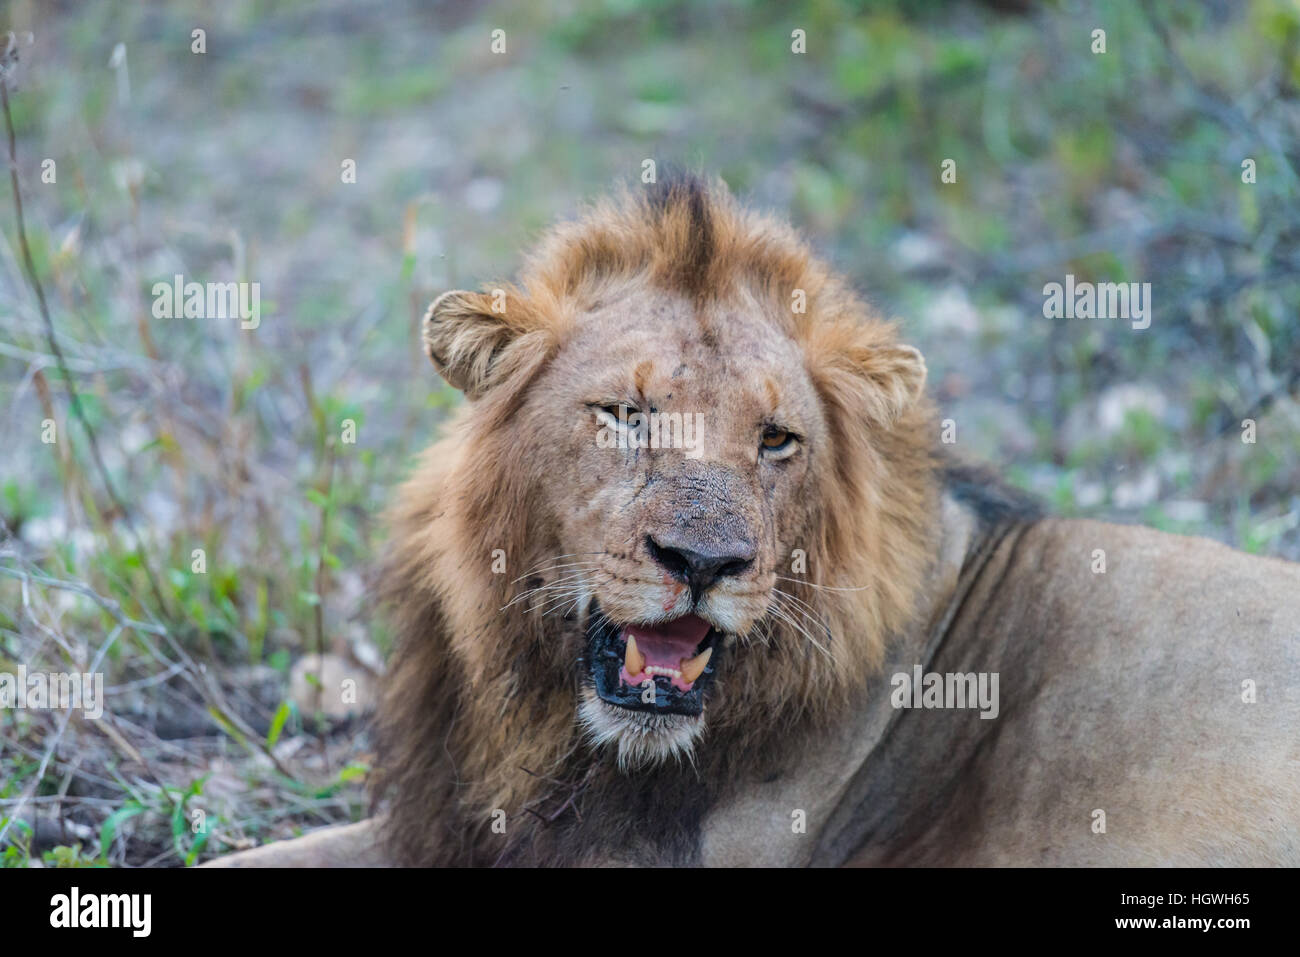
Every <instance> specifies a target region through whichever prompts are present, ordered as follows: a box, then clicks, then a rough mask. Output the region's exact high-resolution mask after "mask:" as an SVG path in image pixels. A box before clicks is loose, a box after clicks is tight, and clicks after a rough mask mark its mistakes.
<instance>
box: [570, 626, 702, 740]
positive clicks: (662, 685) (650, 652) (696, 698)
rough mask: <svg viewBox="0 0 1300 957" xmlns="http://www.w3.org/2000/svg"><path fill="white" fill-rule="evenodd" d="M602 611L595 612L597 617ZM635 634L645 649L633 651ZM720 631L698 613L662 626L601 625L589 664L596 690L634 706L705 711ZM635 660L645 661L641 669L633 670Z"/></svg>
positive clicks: (591, 636) (593, 635)
mask: <svg viewBox="0 0 1300 957" xmlns="http://www.w3.org/2000/svg"><path fill="white" fill-rule="evenodd" d="M598 617H599V616H598V615H596V614H593V615H592V618H593V621H594V620H598ZM629 637H631V638H632V640H633V641H634V642H635V643H636V644H635V648H636V649H639V650H633V651H632V652H631V653H630V654H629V647H628V638H629ZM719 637H721V636H720V634H719V632H717V631H716V630H715V629H714V628H712V627H711V626H710V625H709V623H708V622H705V621H703V620H702V619H699V618H696V617H695V616H693V615H688V616H685V617H684V618H682V619H678V620H676V621H674V622H670V623H667V624H664V625H661V626H643V625H633V626H628V627H623V626H619V625H614V624H608V623H607V624H602V625H599V626H595V627H593V628H592V629H590V631H589V633H588V642H587V644H588V647H587V664H588V669H589V671H590V673H591V678H592V683H593V684H594V686H595V689H596V694H597V695H599V696H600V697H601V698H602V699H603V700H604V701H606V702H608V703H609V704H612V705H617V706H618V707H621V708H627V709H629V710H632V711H643V712H650V713H652V714H681V715H699V714H700V713H702V712H703V710H704V692H705V690H706V689H707V687H708V686H709V684H710V683H711V682H712V679H713V677H714V673H715V670H716V666H717V660H718V650H717V649H718V646H719V645H720V644H721V643H720V642H719V641H718V640H717V639H718V638H719ZM629 661H632V662H634V665H636V666H639V667H638V670H637V671H636V673H635V674H629V673H628V668H627V665H628V663H629ZM688 679H689V680H688Z"/></svg>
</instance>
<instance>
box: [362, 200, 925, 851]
mask: <svg viewBox="0 0 1300 957" xmlns="http://www.w3.org/2000/svg"><path fill="white" fill-rule="evenodd" d="M487 288H489V289H494V288H500V289H503V290H504V292H505V311H504V312H503V313H500V312H498V313H493V312H492V306H493V304H494V298H493V295H492V294H491V293H490V292H484V293H452V294H449V295H448V296H447V297H443V299H441V300H440V301H439V303H438V304H436V305H435V308H434V309H432V310H431V319H430V321H428V322H427V323H426V330H425V346H426V350H427V351H428V353H429V356H430V358H431V359H432V360H433V362H434V364H435V366H436V367H437V368H438V369H439V371H441V372H442V373H443V374H444V375H445V376H447V377H448V379H449V380H450V381H453V382H454V383H455V384H457V385H458V386H460V387H461V388H462V389H463V390H464V391H465V393H466V395H467V396H468V397H469V399H470V400H471V401H469V402H467V403H466V404H465V405H464V406H463V407H462V409H461V410H460V411H459V413H458V415H457V416H456V417H455V420H454V421H453V422H452V423H451V424H450V426H449V427H448V429H447V431H446V437H445V438H443V439H442V440H441V441H440V442H438V443H437V444H436V445H434V446H433V447H432V448H431V449H429V450H428V452H426V453H425V455H424V456H423V458H422V459H421V460H420V463H419V465H418V467H417V469H416V472H415V474H414V476H413V477H412V478H411V479H410V480H409V481H408V482H407V483H406V484H405V485H404V486H403V487H402V489H401V491H400V493H399V495H398V498H397V502H396V505H395V506H394V508H393V509H392V511H391V514H390V516H389V525H390V527H391V529H392V540H391V543H390V545H389V546H388V548H389V554H388V559H387V561H386V567H385V571H384V575H383V582H384V588H385V592H386V599H387V604H388V607H389V608H390V609H391V615H392V620H393V622H394V624H395V627H396V630H397V633H398V635H399V640H398V642H397V645H396V648H395V651H394V654H393V656H392V663H391V671H390V680H389V686H388V689H387V693H386V696H385V699H384V701H383V703H382V705H381V709H380V719H379V720H380V732H381V740H382V749H381V753H380V756H379V762H378V764H379V768H380V769H381V772H382V773H381V775H380V776H379V777H378V780H377V796H379V797H381V798H383V799H385V800H386V802H387V806H388V825H387V834H388V841H389V847H390V848H391V851H392V853H393V854H394V855H395V857H396V858H397V859H398V860H400V861H402V862H404V863H420V864H435V863H466V864H469V863H478V864H484V863H487V864H491V863H498V862H501V863H513V862H532V861H538V860H541V861H548V862H563V861H572V860H581V859H583V857H584V856H585V855H588V854H592V853H596V852H597V851H598V850H600V845H601V844H602V842H616V841H617V835H618V834H619V833H620V827H623V826H626V828H627V832H626V833H635V832H636V831H637V829H641V831H642V832H644V829H645V828H646V827H647V825H648V822H649V826H650V827H651V828H654V827H659V828H660V829H661V831H662V833H659V834H644V833H642V834H641V836H639V837H637V838H634V839H629V840H628V841H627V842H626V846H628V847H629V848H630V847H631V845H633V844H635V843H637V842H648V843H652V844H654V843H657V844H658V852H659V854H660V856H661V857H662V858H663V859H665V860H674V859H676V858H680V857H682V856H683V855H685V856H689V853H690V852H689V847H690V844H691V839H690V836H689V835H688V833H687V832H688V831H689V829H690V828H691V827H692V826H694V825H695V824H698V820H699V817H700V815H701V814H702V813H703V808H704V807H705V806H707V804H708V802H709V801H710V800H712V799H713V798H714V797H716V796H717V794H719V793H720V791H721V790H722V789H724V788H725V787H726V784H727V781H728V779H729V778H730V777H731V776H733V775H734V773H735V771H736V769H737V768H742V767H743V768H746V769H747V771H750V772H752V771H753V770H754V769H756V768H761V767H762V766H763V765H764V764H765V762H771V761H772V760H774V758H775V756H776V755H779V754H781V753H783V752H784V751H785V750H786V748H787V747H788V746H789V742H790V741H791V740H792V738H793V737H794V736H795V732H796V730H797V729H798V728H800V727H801V726H804V725H807V724H810V723H811V724H824V723H826V722H828V721H832V720H834V719H835V718H836V717H838V716H839V715H841V713H842V711H843V709H844V708H845V707H846V706H847V702H849V701H850V699H851V697H852V694H853V692H854V691H856V690H858V689H860V688H861V686H862V684H863V682H864V681H865V680H866V679H867V678H868V676H870V675H871V674H872V673H873V670H874V669H875V668H876V667H877V665H878V663H879V661H880V660H881V657H882V651H883V648H884V644H885V641H886V639H887V637H888V636H889V635H890V634H891V633H892V632H893V631H894V630H896V629H898V628H900V627H902V626H903V624H904V623H905V622H907V621H908V619H909V617H910V616H911V615H912V612H913V608H914V603H915V601H916V598H917V592H918V589H920V588H921V587H922V581H923V578H924V575H925V572H926V566H927V561H928V558H929V556H930V554H931V553H932V551H933V548H934V543H935V535H936V531H935V525H936V513H937V506H936V488H935V479H934V477H933V470H934V462H933V461H932V457H931V452H930V448H931V445H930V442H931V439H930V437H931V436H932V435H933V430H932V428H931V426H930V423H931V421H932V410H931V407H930V406H929V405H928V404H927V403H926V402H925V400H924V399H923V398H922V397H921V393H922V386H923V383H924V365H923V364H922V363H921V361H920V358H919V355H918V354H917V353H916V352H915V350H911V349H909V348H908V347H905V346H899V345H898V344H897V341H896V335H895V332H894V329H893V327H892V326H891V325H890V324H887V323H885V322H882V321H880V320H879V319H878V318H876V317H875V316H874V315H873V314H872V313H871V311H870V310H869V309H868V308H867V307H866V306H865V305H864V304H863V302H862V301H861V300H859V299H858V298H857V297H856V296H855V295H854V294H853V293H852V292H851V291H850V290H849V289H848V288H847V286H845V285H844V284H843V283H842V282H841V281H840V280H838V279H837V278H835V277H834V276H833V275H832V274H831V273H830V272H829V270H828V269H827V268H826V267H825V266H824V265H823V264H822V263H821V262H819V261H818V260H817V259H816V258H814V257H813V256H812V255H811V253H810V252H809V250H808V249H807V247H806V246H805V245H804V243H803V242H802V241H801V240H800V239H799V238H797V237H796V235H795V234H794V233H793V231H792V230H791V229H789V228H788V227H787V226H785V225H783V224H780V223H778V222H776V221H774V220H772V219H769V218H767V217H765V216H762V215H758V214H756V213H753V212H750V211H747V210H745V209H743V208H741V207H740V206H739V205H738V204H737V203H736V202H735V201H734V200H732V198H731V197H730V196H729V194H728V193H727V192H726V190H725V187H722V186H720V185H719V184H716V183H715V184H709V185H707V186H706V185H701V184H700V183H698V182H697V181H694V180H689V179H688V180H684V181H680V182H674V183H673V184H671V185H668V186H663V187H659V188H656V189H653V190H651V191H649V192H647V193H637V192H630V193H627V194H625V195H623V196H621V197H620V198H618V199H616V200H612V201H607V202H603V203H601V204H599V205H597V206H595V207H594V208H593V209H591V210H590V211H589V212H588V213H587V214H586V215H585V216H583V217H582V218H580V219H579V220H577V221H576V222H573V223H569V224H565V225H561V226H559V227H557V228H555V229H554V230H553V231H552V232H551V233H550V234H549V235H548V236H547V237H546V238H545V239H544V240H543V242H542V243H541V244H540V247H539V249H538V251H537V252H536V253H535V254H534V255H533V256H532V257H531V258H530V259H529V260H528V262H527V264H526V266H525V268H524V269H523V271H522V274H521V276H520V278H519V280H518V282H517V283H516V284H493V285H492V286H489V287H487ZM631 288H637V289H646V290H649V292H648V293H647V295H650V296H656V295H659V296H665V297H672V298H674V299H685V300H689V302H690V303H691V304H692V308H693V309H694V311H695V315H696V316H697V318H698V323H699V326H698V335H699V336H700V337H701V338H702V339H703V340H705V341H706V342H707V341H708V340H709V339H710V337H711V336H720V335H723V334H724V333H725V332H726V330H725V329H721V328H717V327H715V325H714V324H715V323H717V322H719V321H722V320H720V319H719V317H720V316H726V315H728V314H729V313H727V311H726V309H723V308H721V306H722V305H729V306H731V307H737V308H746V309H747V311H748V312H750V313H757V314H761V315H762V316H764V317H765V320H764V321H765V322H766V323H767V333H768V334H769V335H770V336H772V337H784V338H788V339H791V340H793V341H794V342H795V343H797V345H798V348H799V351H800V354H801V355H802V357H803V362H804V365H805V368H806V373H807V376H808V378H809V379H810V380H811V382H812V383H813V385H814V387H815V389H816V393H817V396H818V398H819V400H820V402H821V405H822V412H823V414H824V418H825V422H826V428H827V431H828V436H827V441H826V442H825V448H826V449H827V450H828V454H827V455H825V456H823V457H821V458H819V459H818V462H817V464H816V466H815V468H812V470H811V471H810V472H809V474H808V475H807V476H806V478H805V480H804V481H805V487H804V489H803V491H802V501H803V502H804V503H805V505H804V507H803V510H802V511H801V512H800V513H799V519H798V520H799V523H800V527H799V528H798V529H797V530H796V534H793V535H789V536H787V539H788V540H791V541H797V542H799V543H801V544H802V547H804V548H805V549H806V550H807V552H808V553H809V554H810V555H813V556H815V560H814V561H812V562H811V563H810V568H809V582H810V583H811V585H821V586H830V587H841V588H845V589H848V588H850V587H851V588H852V589H853V590H842V591H832V590H828V589H827V588H816V587H807V586H804V585H797V584H792V583H785V585H784V587H786V588H788V589H789V590H790V591H791V592H792V593H793V594H794V595H796V596H797V597H798V598H799V599H800V600H802V601H804V602H806V603H807V604H808V606H809V607H811V608H812V609H815V612H816V615H817V616H818V617H820V618H821V619H822V620H823V621H824V622H825V624H826V629H827V634H828V635H830V636H833V640H831V641H829V642H827V644H828V646H829V657H828V656H826V655H823V654H819V653H815V652H814V651H813V649H811V648H810V647H809V642H808V639H807V638H806V637H805V636H804V635H801V634H799V633H798V632H796V631H794V630H792V629H790V628H789V627H787V626H786V625H785V624H784V623H782V622H781V621H770V622H765V623H764V634H765V635H767V634H770V640H768V641H763V642H759V641H753V642H749V643H747V644H746V646H745V647H744V649H743V653H741V654H736V655H733V656H732V657H731V658H730V659H729V661H728V668H727V674H726V679H725V682H722V681H720V682H719V687H718V688H717V689H716V690H715V693H714V694H713V695H712V698H713V700H711V701H710V702H709V705H708V713H707V717H708V726H707V732H706V736H705V739H704V740H703V741H702V742H701V744H700V747H699V748H698V749H697V750H696V752H695V754H694V756H693V758H692V763H691V764H690V765H681V766H677V765H673V764H669V765H666V766H663V767H660V768H657V769H649V770H646V771H642V772H639V773H635V774H629V773H627V772H624V771H620V770H619V769H618V768H617V767H616V766H615V763H614V762H613V761H612V760H611V759H610V756H609V755H608V754H606V753H602V752H601V751H599V750H597V749H593V748H592V747H590V745H589V744H588V743H586V742H584V740H583V733H582V728H581V726H580V724H579V722H578V721H577V719H576V712H577V706H578V696H579V679H578V677H577V675H578V671H577V668H576V664H575V663H576V662H577V661H578V660H579V657H580V655H581V653H582V644H581V642H582V638H581V629H580V628H579V627H575V625H574V623H572V622H569V621H566V620H565V619H563V618H561V617H559V616H550V617H544V616H543V615H541V614H539V613H537V612H536V611H532V610H530V609H529V607H528V605H527V603H516V604H514V605H511V604H510V603H511V601H512V599H513V598H515V597H516V596H517V595H518V593H519V592H520V591H521V590H522V589H523V588H524V586H525V584H526V582H523V581H512V579H515V578H516V576H517V575H519V574H520V573H521V572H525V571H526V570H529V569H533V568H535V567H537V566H538V565H539V564H545V563H547V562H548V561H553V559H554V558H555V557H556V556H562V555H563V554H564V552H563V547H562V542H561V538H560V531H559V526H560V525H561V524H562V523H561V516H562V515H563V514H564V512H565V510H566V509H567V508H569V507H570V503H568V502H566V496H569V495H573V494H575V493H574V492H573V490H570V489H568V488H566V487H565V486H564V485H563V484H557V483H555V482H554V480H553V475H554V473H555V468H556V465H557V462H556V458H555V457H556V456H562V455H564V454H566V453H565V450H564V449H562V448H560V449H555V448H548V447H547V446H546V445H545V443H539V442H538V441H537V440H536V439H535V438H534V437H533V436H532V433H533V432H534V431H535V429H536V426H537V423H536V422H533V421H531V420H530V419H529V417H528V415H527V414H526V412H525V406H526V404H528V403H531V404H532V406H535V405H537V403H538V400H539V399H540V400H542V401H544V400H545V396H540V397H539V396H538V395H537V394H536V393H535V392H534V391H533V390H534V389H535V383H536V380H537V379H538V377H539V374H540V372H541V370H543V369H544V368H545V367H546V365H547V363H548V362H550V361H551V360H552V359H553V358H554V357H555V356H556V355H557V354H559V353H560V352H561V351H562V350H564V349H565V347H566V345H567V344H569V343H570V341H571V339H572V337H573V336H574V335H575V333H576V331H577V330H579V329H580V328H581V326H582V323H583V321H584V316H585V315H586V314H587V313H588V312H589V311H590V310H592V309H594V308H597V307H598V306H599V305H600V303H601V302H602V301H605V300H608V299H610V298H611V297H617V296H619V295H620V294H622V292H623V291H624V290H627V289H631ZM796 290H802V291H803V293H804V294H805V295H806V300H807V308H806V311H804V312H802V313H800V312H796V311H794V310H792V309H791V303H792V301H793V297H794V296H795V291H796ZM498 301H499V300H498ZM751 305H752V307H753V308H747V307H749V306H751ZM435 316H436V318H435ZM638 321H639V320H638ZM646 321H649V320H646ZM585 359H586V361H587V362H589V363H590V364H591V365H593V366H597V367H599V366H600V364H601V363H602V362H603V361H605V359H604V357H603V356H602V355H601V354H600V352H599V351H596V352H594V353H593V354H591V355H589V356H586V357H585ZM729 361H733V364H734V362H740V363H741V368H742V369H743V359H740V360H736V359H734V357H733V359H732V360H729ZM530 407H531V406H530ZM737 427H739V426H737ZM613 467H614V466H613V465H611V468H613ZM787 544H788V542H787ZM495 549H501V550H503V551H504V553H505V555H506V556H508V567H509V569H511V572H510V573H509V574H492V573H491V564H492V561H493V551H494V550H495ZM787 558H788V555H775V554H774V555H766V556H763V559H762V560H763V561H765V562H767V563H768V564H770V565H772V566H775V565H776V563H778V562H781V561H784V560H785V559H787ZM507 606H510V607H508V608H507ZM503 608H505V609H506V610H505V611H504V612H503V611H502V609H503ZM773 675H780V678H779V680H773V678H772V676H773ZM596 809H599V814H600V815H601V816H602V817H603V818H604V823H603V824H602V825H599V826H597V825H595V824H593V822H592V821H591V815H592V814H593V813H594V812H595V811H596ZM584 811H585V812H586V814H587V817H586V818H584V817H583V814H584ZM497 812H504V815H505V820H506V821H507V825H506V835H505V836H502V835H499V834H496V833H493V832H492V830H491V825H492V822H493V820H494V815H496V817H497V818H499V817H500V815H499V814H498V813H497ZM620 815H622V817H620ZM638 815H639V816H638ZM624 818H626V820H624ZM654 822H657V823H654Z"/></svg>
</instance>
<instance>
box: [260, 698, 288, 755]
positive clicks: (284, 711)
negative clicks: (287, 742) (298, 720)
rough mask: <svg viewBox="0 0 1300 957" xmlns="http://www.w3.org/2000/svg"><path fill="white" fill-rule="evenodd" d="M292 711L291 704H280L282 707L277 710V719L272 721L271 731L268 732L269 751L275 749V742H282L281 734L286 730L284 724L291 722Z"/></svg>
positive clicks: (267, 743)
mask: <svg viewBox="0 0 1300 957" xmlns="http://www.w3.org/2000/svg"><path fill="white" fill-rule="evenodd" d="M290 713H291V709H290V708H289V702H287V701H282V702H280V707H279V708H277V709H276V712H275V717H274V718H272V719H271V727H270V730H268V731H267V732H266V747H267V750H270V749H271V748H273V747H275V742H277V741H279V740H280V732H281V731H283V730H284V723H285V722H286V721H288V720H289V715H290Z"/></svg>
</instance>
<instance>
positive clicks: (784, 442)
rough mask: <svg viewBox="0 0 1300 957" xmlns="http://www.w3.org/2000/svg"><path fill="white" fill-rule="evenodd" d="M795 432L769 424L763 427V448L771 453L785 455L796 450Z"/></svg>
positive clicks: (779, 455)
mask: <svg viewBox="0 0 1300 957" xmlns="http://www.w3.org/2000/svg"><path fill="white" fill-rule="evenodd" d="M795 441H796V440H795V437H794V433H792V432H787V431H786V430H785V429H781V428H777V427H776V426H775V425H769V426H767V427H766V428H765V429H763V440H762V448H763V451H764V452H767V453H768V454H769V455H776V456H778V457H784V456H785V455H789V454H792V453H793V452H794V450H795Z"/></svg>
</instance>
